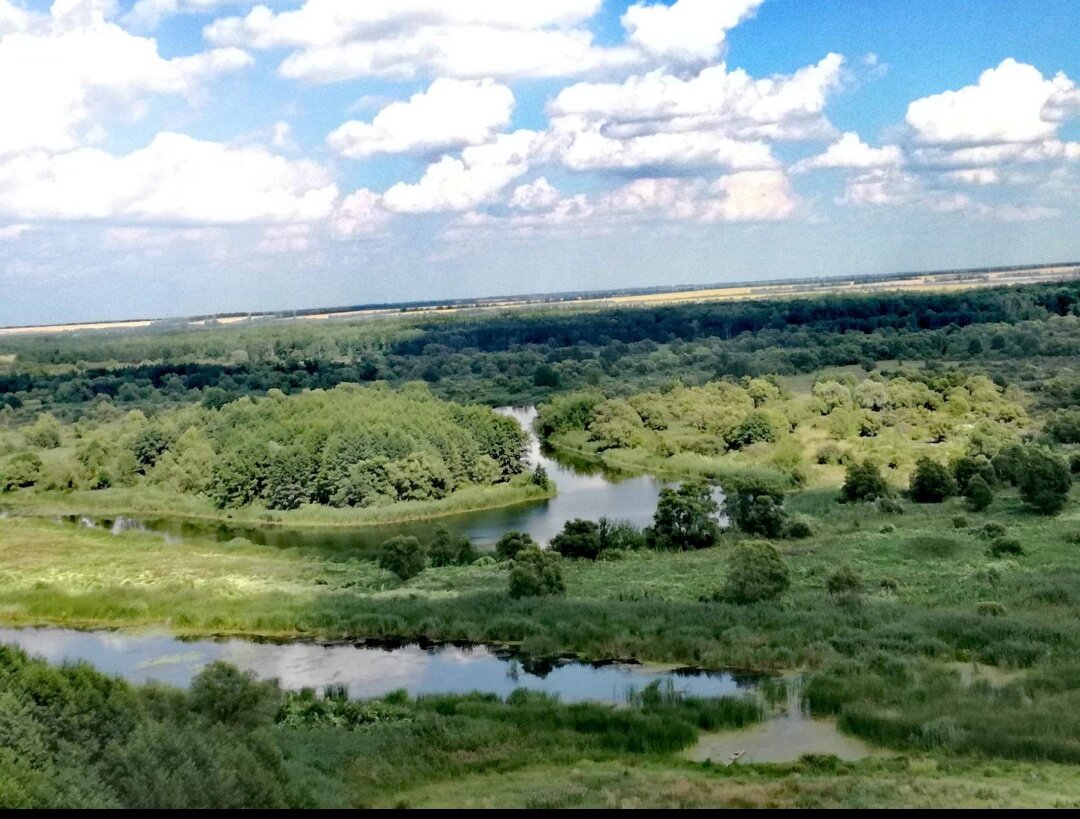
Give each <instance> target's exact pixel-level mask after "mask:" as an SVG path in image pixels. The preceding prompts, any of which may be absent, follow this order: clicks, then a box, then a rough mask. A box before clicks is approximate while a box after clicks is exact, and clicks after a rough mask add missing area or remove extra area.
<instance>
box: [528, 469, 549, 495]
mask: <svg viewBox="0 0 1080 819" xmlns="http://www.w3.org/2000/svg"><path fill="white" fill-rule="evenodd" d="M531 480H532V482H533V484H534V485H535V486H539V487H540V488H541V489H547V488H548V487H549V486H550V485H551V479H550V478H548V473H547V470H546V469H544V465H543V464H537V465H536V469H534V470H533V473H532V478H531Z"/></svg>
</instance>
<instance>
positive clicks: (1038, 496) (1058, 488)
mask: <svg viewBox="0 0 1080 819" xmlns="http://www.w3.org/2000/svg"><path fill="white" fill-rule="evenodd" d="M1071 487H1072V474H1071V473H1070V472H1069V465H1068V464H1067V463H1065V459H1064V458H1060V457H1058V456H1057V455H1054V454H1052V453H1050V452H1047V451H1045V450H1041V449H1031V450H1029V451H1028V454H1027V458H1026V460H1025V463H1024V465H1023V468H1022V470H1021V474H1020V497H1021V499H1022V500H1023V501H1024V503H1026V504H1027V505H1028V506H1030V507H1032V508H1033V509H1034V510H1035V511H1036V512H1038V513H1039V514H1040V515H1056V514H1058V513H1059V512H1060V511H1061V510H1062V509H1064V508H1065V504H1066V503H1067V502H1068V499H1069V489H1070V488H1071Z"/></svg>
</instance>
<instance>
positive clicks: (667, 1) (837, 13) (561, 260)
mask: <svg viewBox="0 0 1080 819" xmlns="http://www.w3.org/2000/svg"><path fill="white" fill-rule="evenodd" d="M1078 40H1080V2H1077V0H981V2H979V3H972V2H970V0H535V1H534V0H454V2H452V3H451V2H446V0H264V2H262V3H254V2H246V1H245V0H55V2H48V1H47V0H0V325H23V324H45V323H55V322H71V321H90V320H105V319H120V318H133V317H141V318H147V317H165V316H181V315H194V314H207V313H218V312H240V311H247V310H253V311H255V310H277V309H289V308H310V307H318V306H337V305H350V304H366V303H376V302H384V301H411V300H428V299H440V298H463V297H473V296H486V295H511V294H526V293H541V292H557V291H568V290H591V289H607V288H617V287H639V286H655V285H665V284H691V283H716V282H731V281H749V280H755V279H779V278H789V277H790V278H799V277H806V276H827V275H853V274H873V273H888V272H897V271H911V270H933V269H943V268H956V267H977V266H986V265H1008V264H1025V263H1040V262H1054V261H1066V260H1076V259H1080V196H1078V195H1077V194H1078V193H1080V85H1078V82H1080V49H1078V48H1077V46H1076V43H1077V41H1078Z"/></svg>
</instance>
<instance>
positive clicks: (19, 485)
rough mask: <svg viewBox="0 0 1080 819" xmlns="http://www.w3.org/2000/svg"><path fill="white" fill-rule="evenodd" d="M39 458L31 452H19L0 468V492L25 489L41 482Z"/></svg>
mask: <svg viewBox="0 0 1080 819" xmlns="http://www.w3.org/2000/svg"><path fill="white" fill-rule="evenodd" d="M42 466H43V465H42V463H41V458H39V457H38V456H37V455H35V454H34V453H33V452H20V453H19V454H18V455H13V456H12V457H11V458H9V459H8V461H7V463H6V464H4V465H3V466H0V492H11V491H13V490H15V489H25V488H26V487H29V486H33V485H34V484H36V483H37V482H38V481H39V480H41V474H42V472H41V471H42Z"/></svg>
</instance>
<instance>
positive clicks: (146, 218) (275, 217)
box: [0, 133, 338, 225]
mask: <svg viewBox="0 0 1080 819" xmlns="http://www.w3.org/2000/svg"><path fill="white" fill-rule="evenodd" d="M337 196H338V191H337V187H336V186H335V184H334V183H333V181H332V180H331V178H330V175H329V173H328V172H327V171H326V170H325V169H324V168H323V167H321V166H320V165H318V164H316V163H314V162H310V161H306V160H295V161H293V160H287V159H284V158H282V157H280V156H276V155H274V154H272V153H270V152H269V151H267V150H265V149H264V148H260V147H254V146H248V147H233V146H227V145H222V144H220V143H215V142H205V141H200V140H196V139H192V138H191V137H188V136H184V135H182V134H174V133H161V134H158V135H157V136H156V137H155V138H154V140H153V141H152V142H151V143H150V145H148V146H147V147H146V148H142V149H140V150H137V151H134V152H132V153H130V154H127V155H125V156H115V155H112V154H109V153H107V152H105V151H102V150H99V149H97V148H80V149H77V150H74V151H70V152H67V153H61V154H55V155H51V154H47V153H44V152H35V153H28V154H25V155H22V156H19V157H15V158H12V159H8V160H6V161H3V162H0V214H4V215H5V216H8V217H11V218H16V219H20V220H26V221H32V220H49V219H52V220H77V219H111V220H117V221H134V222H158V223H176V222H181V223H199V224H222V225H234V224H244V223H253V222H254V223H258V222H304V221H311V220H319V219H324V218H327V217H328V216H330V214H331V213H332V212H333V206H334V202H335V200H336V199H337Z"/></svg>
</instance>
